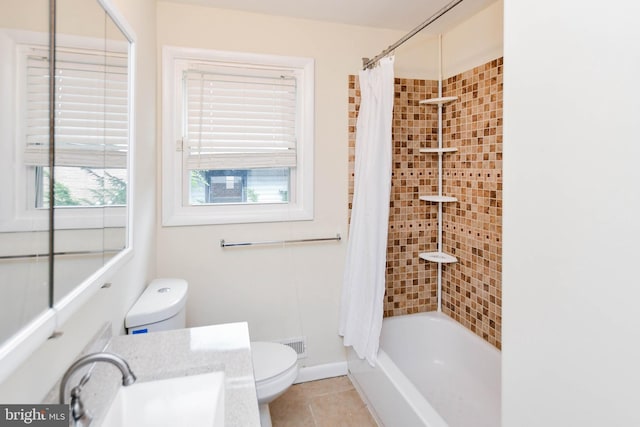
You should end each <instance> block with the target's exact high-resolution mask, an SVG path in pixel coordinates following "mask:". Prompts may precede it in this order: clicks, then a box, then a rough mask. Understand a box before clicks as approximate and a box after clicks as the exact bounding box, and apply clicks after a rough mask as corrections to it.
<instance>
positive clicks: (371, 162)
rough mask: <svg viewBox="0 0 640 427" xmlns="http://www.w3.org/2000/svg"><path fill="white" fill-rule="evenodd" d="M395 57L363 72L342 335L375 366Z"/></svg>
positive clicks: (358, 352)
mask: <svg viewBox="0 0 640 427" xmlns="http://www.w3.org/2000/svg"><path fill="white" fill-rule="evenodd" d="M393 61H394V58H393V57H387V58H383V59H381V60H380V63H379V65H378V66H377V67H375V68H372V69H368V70H363V71H360V93H361V102H360V113H359V115H358V122H357V126H356V158H355V178H354V193H353V207H352V211H351V226H350V229H349V242H348V245H347V260H346V267H345V273H344V281H343V285H342V304H341V307H340V326H339V333H340V335H342V336H343V337H344V345H345V346H350V345H351V346H353V349H354V350H355V352H356V354H357V355H358V356H359V357H360V358H366V359H367V361H368V362H369V364H371V365H372V366H373V365H375V362H376V353H377V352H378V344H379V340H380V330H381V328H382V311H383V298H384V290H385V270H386V254H387V231H388V223H389V198H390V193H391V125H392V113H393V98H394V78H393Z"/></svg>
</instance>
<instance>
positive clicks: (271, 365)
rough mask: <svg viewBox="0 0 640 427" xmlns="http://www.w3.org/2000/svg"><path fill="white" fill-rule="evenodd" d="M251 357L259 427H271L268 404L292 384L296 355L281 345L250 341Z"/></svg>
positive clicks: (295, 369) (295, 370) (294, 377)
mask: <svg viewBox="0 0 640 427" xmlns="http://www.w3.org/2000/svg"><path fill="white" fill-rule="evenodd" d="M251 356H252V358H253V375H254V377H255V381H256V393H257V395H258V405H260V425H261V426H262V427H271V413H270V411H269V403H271V402H272V401H274V400H275V399H277V398H278V397H279V396H280V395H282V393H284V392H285V391H287V389H288V388H289V387H290V386H291V384H293V382H294V381H295V379H296V376H297V375H298V355H297V353H296V352H295V350H293V349H292V348H291V347H289V346H286V345H284V344H280V343H275V342H263V341H252V342H251Z"/></svg>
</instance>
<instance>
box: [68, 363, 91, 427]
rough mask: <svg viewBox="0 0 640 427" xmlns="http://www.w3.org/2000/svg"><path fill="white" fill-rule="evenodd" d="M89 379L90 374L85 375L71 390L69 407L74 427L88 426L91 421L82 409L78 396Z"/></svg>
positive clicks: (89, 416) (82, 405)
mask: <svg viewBox="0 0 640 427" xmlns="http://www.w3.org/2000/svg"><path fill="white" fill-rule="evenodd" d="M90 377H91V374H90V373H86V374H85V375H84V376H83V377H82V379H80V383H79V384H78V385H77V386H75V387H73V388H72V389H71V402H70V403H69V405H70V406H71V418H72V419H73V420H74V422H75V424H74V425H75V426H76V427H80V426H88V425H89V424H91V421H92V420H93V418H92V417H91V415H89V412H87V411H86V410H85V409H84V404H83V403H82V398H81V396H80V392H81V391H82V387H83V386H84V385H85V384H86V383H87V381H89V378H90Z"/></svg>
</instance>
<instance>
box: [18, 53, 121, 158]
mask: <svg viewBox="0 0 640 427" xmlns="http://www.w3.org/2000/svg"><path fill="white" fill-rule="evenodd" d="M48 64H49V59H48V51H47V49H46V48H44V47H38V46H29V47H28V48H27V55H26V67H27V87H26V91H27V97H26V99H27V102H26V136H25V143H26V147H25V163H26V164H27V165H32V166H47V165H48V158H49V152H48V144H49V108H48V100H49V89H48V87H49V65H48ZM127 74H128V70H127V54H126V53H119V52H106V53H105V52H104V51H99V50H89V49H66V48H58V49H57V50H56V78H55V82H56V83H55V84H56V88H55V93H56V95H55V96H56V100H55V101H56V107H55V114H56V117H55V144H56V162H55V163H56V166H78V167H95V168H125V167H126V165H127V149H128V121H127V109H128V99H127V91H128V75H127Z"/></svg>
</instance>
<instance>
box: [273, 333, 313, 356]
mask: <svg viewBox="0 0 640 427" xmlns="http://www.w3.org/2000/svg"><path fill="white" fill-rule="evenodd" d="M278 342H279V343H280V344H284V345H288V346H289V347H291V348H292V349H294V350H295V352H296V353H297V354H298V359H304V358H305V357H307V338H306V337H296V338H287V339H284V340H279V341H278Z"/></svg>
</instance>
